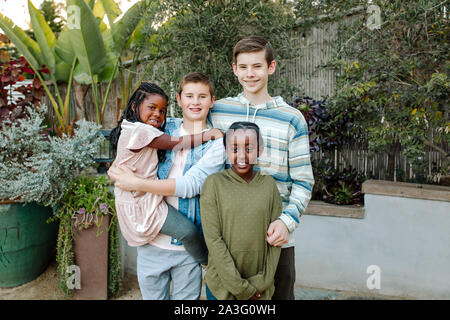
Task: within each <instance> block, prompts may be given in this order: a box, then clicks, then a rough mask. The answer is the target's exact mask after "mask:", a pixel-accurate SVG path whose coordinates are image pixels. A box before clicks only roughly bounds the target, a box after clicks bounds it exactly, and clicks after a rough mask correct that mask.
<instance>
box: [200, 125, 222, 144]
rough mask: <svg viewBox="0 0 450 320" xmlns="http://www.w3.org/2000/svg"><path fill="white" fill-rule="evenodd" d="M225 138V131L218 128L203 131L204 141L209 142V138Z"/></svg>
mask: <svg viewBox="0 0 450 320" xmlns="http://www.w3.org/2000/svg"><path fill="white" fill-rule="evenodd" d="M220 138H223V133H222V131H220V130H219V129H217V128H213V129H209V130H208V131H206V132H205V133H203V141H205V142H207V141H209V140H216V139H220Z"/></svg>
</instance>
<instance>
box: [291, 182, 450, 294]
mask: <svg viewBox="0 0 450 320" xmlns="http://www.w3.org/2000/svg"><path fill="white" fill-rule="evenodd" d="M363 192H364V194H365V205H364V209H359V213H358V212H357V211H358V209H352V211H353V213H352V214H347V215H345V214H343V213H342V212H339V211H342V210H343V209H342V208H339V209H338V211H337V212H336V209H334V208H332V207H333V206H328V208H326V207H327V206H325V207H323V208H320V206H324V205H320V204H317V203H314V202H312V203H311V205H310V206H309V207H308V210H307V214H305V215H304V216H303V217H302V220H301V224H300V226H299V228H298V229H297V230H296V248H295V255H296V270H297V275H296V276H297V278H296V281H297V284H301V285H304V286H310V287H316V288H326V289H333V290H351V291H359V292H362V293H364V292H365V293H369V292H370V293H378V294H384V295H391V296H400V297H407V298H413V299H414V298H418V299H450V188H449V187H440V186H431V185H419V184H407V183H394V182H387V181H373V180H372V181H367V182H365V183H364V185H363ZM343 211H345V210H343ZM355 211H356V213H355ZM319 214H320V215H319ZM377 276H379V283H378V284H377V283H376V281H375V280H376V278H375V277H377Z"/></svg>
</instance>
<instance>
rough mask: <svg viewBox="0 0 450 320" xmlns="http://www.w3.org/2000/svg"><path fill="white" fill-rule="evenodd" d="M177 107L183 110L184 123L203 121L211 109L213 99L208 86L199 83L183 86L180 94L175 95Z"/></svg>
mask: <svg viewBox="0 0 450 320" xmlns="http://www.w3.org/2000/svg"><path fill="white" fill-rule="evenodd" d="M177 102H178V105H179V106H180V107H181V109H182V110H183V119H184V121H192V122H195V121H205V119H206V117H207V116H208V112H209V110H210V109H211V108H212V107H213V104H214V97H213V96H211V93H210V89H209V86H208V85H206V84H204V83H201V82H188V83H186V84H184V86H183V91H182V92H181V94H177Z"/></svg>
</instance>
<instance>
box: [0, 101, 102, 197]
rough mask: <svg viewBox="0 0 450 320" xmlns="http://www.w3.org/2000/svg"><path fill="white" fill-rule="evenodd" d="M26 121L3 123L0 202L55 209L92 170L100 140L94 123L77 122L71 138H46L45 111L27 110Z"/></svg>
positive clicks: (40, 109) (7, 121)
mask: <svg viewBox="0 0 450 320" xmlns="http://www.w3.org/2000/svg"><path fill="white" fill-rule="evenodd" d="M27 113H28V114H29V117H26V118H23V119H17V120H16V121H15V122H14V123H12V122H10V121H9V120H5V121H4V122H3V130H2V131H1V133H0V149H1V150H2V152H1V153H0V199H10V200H16V199H18V200H20V201H21V202H33V201H35V202H38V203H40V204H42V205H45V206H54V205H56V204H57V203H58V201H60V200H61V198H62V196H63V194H64V192H65V191H66V190H67V188H68V186H70V183H71V181H72V179H74V178H75V177H76V175H77V174H78V173H79V172H80V171H81V170H83V169H84V168H86V167H88V166H91V165H92V164H93V163H94V161H93V158H94V156H95V155H96V154H97V152H98V150H99V148H100V145H101V143H102V141H103V140H104V138H103V136H102V135H101V134H99V126H97V125H96V124H95V123H92V122H88V121H85V120H80V121H78V122H77V123H76V128H75V131H74V135H73V136H67V135H63V136H62V137H56V136H49V135H48V134H46V128H47V126H46V125H45V124H44V119H45V115H46V113H47V107H46V106H43V107H41V108H39V109H38V110H35V109H32V108H28V109H27Z"/></svg>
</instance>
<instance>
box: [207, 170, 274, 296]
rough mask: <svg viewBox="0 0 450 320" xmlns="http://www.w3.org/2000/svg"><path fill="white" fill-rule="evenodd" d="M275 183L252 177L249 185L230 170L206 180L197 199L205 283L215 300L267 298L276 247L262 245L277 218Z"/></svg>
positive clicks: (262, 177)
mask: <svg viewBox="0 0 450 320" xmlns="http://www.w3.org/2000/svg"><path fill="white" fill-rule="evenodd" d="M281 211H282V206H281V197H280V192H279V191H278V188H277V185H276V183H275V180H274V179H273V178H272V177H271V176H269V175H262V174H260V173H259V172H256V175H255V177H254V178H253V180H252V181H250V183H247V182H246V181H245V180H243V179H242V178H241V177H240V176H239V175H238V174H236V173H235V172H234V171H233V170H232V169H228V170H225V171H223V172H218V173H214V174H212V175H210V176H209V177H208V178H207V179H206V181H205V183H204V184H203V187H202V192H201V194H200V214H201V220H202V227H203V232H204V235H205V240H206V244H207V246H208V250H209V255H208V269H207V271H206V278H205V280H206V284H207V285H208V288H209V289H210V290H211V292H212V294H213V295H214V296H215V297H216V298H217V299H220V300H234V299H239V300H247V299H250V298H251V297H252V296H253V295H254V294H255V292H256V291H258V292H259V293H260V294H261V299H270V298H271V297H272V295H273V292H274V290H275V287H274V276H275V271H276V269H277V265H278V259H279V257H280V252H281V248H280V247H273V246H271V245H269V244H268V243H267V241H266V234H267V230H268V228H269V224H270V223H271V222H273V221H275V220H276V219H277V218H278V217H279V216H280V214H281Z"/></svg>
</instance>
